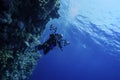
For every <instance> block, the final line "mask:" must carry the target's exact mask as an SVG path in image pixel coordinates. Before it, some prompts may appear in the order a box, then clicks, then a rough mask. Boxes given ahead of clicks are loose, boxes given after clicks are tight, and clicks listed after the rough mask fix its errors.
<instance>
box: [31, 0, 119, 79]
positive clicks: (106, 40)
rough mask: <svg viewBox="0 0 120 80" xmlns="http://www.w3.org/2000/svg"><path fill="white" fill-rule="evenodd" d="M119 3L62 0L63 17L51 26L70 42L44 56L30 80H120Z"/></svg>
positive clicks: (43, 37)
mask: <svg viewBox="0 0 120 80" xmlns="http://www.w3.org/2000/svg"><path fill="white" fill-rule="evenodd" d="M119 3H120V1H119V0H99V1H98V0H60V9H59V11H58V12H59V14H60V17H59V18H58V19H51V20H50V21H49V22H48V24H47V25H46V29H45V31H44V33H43V34H42V36H41V38H40V42H41V43H43V42H45V40H47V39H48V37H49V34H50V31H49V26H50V25H51V24H53V25H54V26H56V27H57V32H58V33H60V34H63V37H64V38H65V39H67V40H68V41H69V42H70V45H68V46H66V47H64V48H63V51H61V50H60V49H59V48H58V47H56V48H55V49H53V50H51V51H50V52H49V53H48V54H47V55H43V52H42V51H40V54H42V57H41V59H40V60H39V62H38V64H37V66H36V68H35V70H34V71H33V74H32V76H31V78H30V80H120V5H119Z"/></svg>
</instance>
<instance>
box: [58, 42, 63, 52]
mask: <svg viewBox="0 0 120 80" xmlns="http://www.w3.org/2000/svg"><path fill="white" fill-rule="evenodd" d="M58 46H59V48H60V49H61V51H63V49H62V45H61V42H58Z"/></svg>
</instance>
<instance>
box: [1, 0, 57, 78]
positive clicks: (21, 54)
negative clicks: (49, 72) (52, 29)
mask: <svg viewBox="0 0 120 80" xmlns="http://www.w3.org/2000/svg"><path fill="white" fill-rule="evenodd" d="M58 9H59V0H0V80H24V79H28V78H29V76H30V75H31V73H32V70H33V69H34V66H35V65H36V63H37V61H38V59H39V58H40V54H39V51H35V50H34V46H36V45H37V44H40V43H39V38H40V35H41V34H42V32H43V31H44V29H45V25H46V24H47V22H48V21H49V19H50V18H58V17H59V14H58V13H57V11H58Z"/></svg>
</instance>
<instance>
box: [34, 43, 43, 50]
mask: <svg viewBox="0 0 120 80" xmlns="http://www.w3.org/2000/svg"><path fill="white" fill-rule="evenodd" d="M35 49H37V50H41V49H43V45H41V44H39V45H37V46H35Z"/></svg>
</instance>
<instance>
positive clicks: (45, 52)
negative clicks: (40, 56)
mask: <svg viewBox="0 0 120 80" xmlns="http://www.w3.org/2000/svg"><path fill="white" fill-rule="evenodd" d="M49 51H50V49H49V47H47V48H45V49H44V54H45V55H46V54H47V53H48V52H49Z"/></svg>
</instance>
